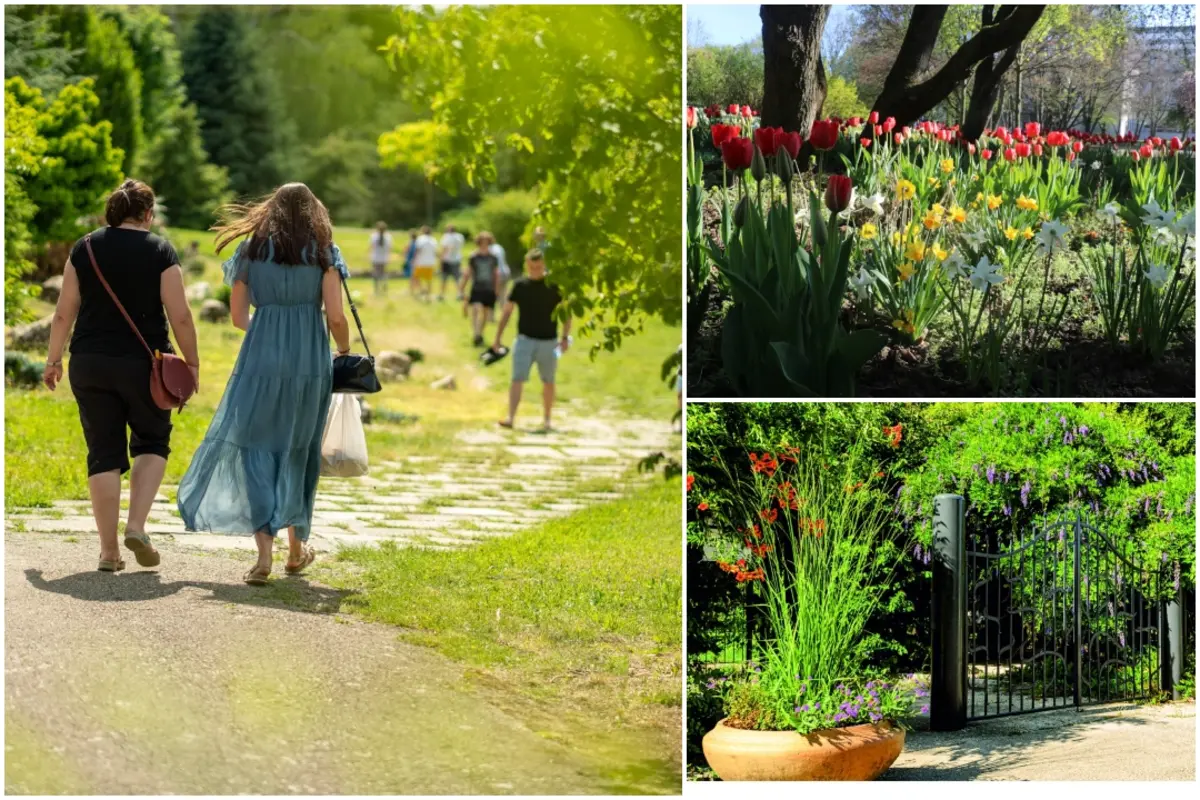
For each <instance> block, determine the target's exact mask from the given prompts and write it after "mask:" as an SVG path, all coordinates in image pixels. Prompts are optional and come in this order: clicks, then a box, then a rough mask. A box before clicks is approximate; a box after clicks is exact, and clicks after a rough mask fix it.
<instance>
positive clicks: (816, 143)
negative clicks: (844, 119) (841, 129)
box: [808, 119, 838, 150]
mask: <svg viewBox="0 0 1200 800" xmlns="http://www.w3.org/2000/svg"><path fill="white" fill-rule="evenodd" d="M837 139H838V124H837V123H836V122H834V121H833V120H828V119H827V120H817V121H816V122H814V123H813V124H812V130H810V131H809V132H808V143H809V144H811V145H812V146H813V147H814V148H815V149H817V150H832V149H833V146H834V145H835V144H837Z"/></svg>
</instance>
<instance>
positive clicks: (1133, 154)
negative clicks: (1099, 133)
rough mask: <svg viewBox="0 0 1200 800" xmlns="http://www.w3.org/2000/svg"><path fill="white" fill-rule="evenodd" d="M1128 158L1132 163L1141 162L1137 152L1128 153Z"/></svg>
mask: <svg viewBox="0 0 1200 800" xmlns="http://www.w3.org/2000/svg"><path fill="white" fill-rule="evenodd" d="M1068 155H1072V154H1070V153H1069V154H1068ZM1129 157H1130V158H1132V159H1133V160H1134V161H1139V160H1141V157H1140V156H1139V155H1138V154H1137V150H1134V151H1133V152H1132V153H1130V154H1129Z"/></svg>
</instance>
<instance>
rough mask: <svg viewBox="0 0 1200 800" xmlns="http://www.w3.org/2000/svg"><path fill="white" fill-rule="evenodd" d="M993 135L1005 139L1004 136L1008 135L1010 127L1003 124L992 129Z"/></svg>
mask: <svg viewBox="0 0 1200 800" xmlns="http://www.w3.org/2000/svg"><path fill="white" fill-rule="evenodd" d="M992 136H995V137H996V138H997V139H1003V138H1004V137H1006V136H1008V128H1006V127H1004V126H1003V125H1001V126H999V127H997V128H996V130H994V131H992Z"/></svg>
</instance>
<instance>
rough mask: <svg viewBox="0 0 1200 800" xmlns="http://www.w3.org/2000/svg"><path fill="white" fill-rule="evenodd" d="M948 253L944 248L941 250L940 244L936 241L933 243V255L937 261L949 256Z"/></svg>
mask: <svg viewBox="0 0 1200 800" xmlns="http://www.w3.org/2000/svg"><path fill="white" fill-rule="evenodd" d="M949 255H950V253H949V252H948V251H946V250H943V249H942V246H941V245H940V244H938V243H937V242H934V243H933V257H934V258H936V259H937V260H938V261H945V260H946V259H947V258H948V257H949Z"/></svg>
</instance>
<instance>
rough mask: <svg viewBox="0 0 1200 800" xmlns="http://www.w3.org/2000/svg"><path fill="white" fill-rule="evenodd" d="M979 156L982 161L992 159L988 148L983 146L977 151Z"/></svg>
mask: <svg viewBox="0 0 1200 800" xmlns="http://www.w3.org/2000/svg"><path fill="white" fill-rule="evenodd" d="M979 157H980V158H982V159H983V160H984V161H991V160H992V151H991V150H988V149H987V148H986V147H985V148H984V149H982V150H980V151H979Z"/></svg>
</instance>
